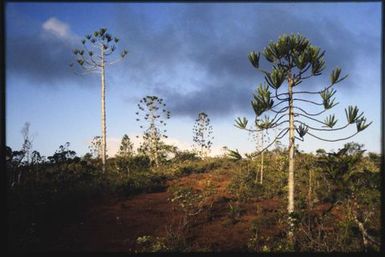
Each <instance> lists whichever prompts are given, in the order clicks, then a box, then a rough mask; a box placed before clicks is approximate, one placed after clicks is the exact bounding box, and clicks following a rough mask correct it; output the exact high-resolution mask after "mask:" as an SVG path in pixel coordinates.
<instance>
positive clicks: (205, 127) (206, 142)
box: [193, 112, 214, 158]
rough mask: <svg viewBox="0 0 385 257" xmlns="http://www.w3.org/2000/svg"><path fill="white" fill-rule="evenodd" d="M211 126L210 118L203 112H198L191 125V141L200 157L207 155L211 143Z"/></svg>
mask: <svg viewBox="0 0 385 257" xmlns="http://www.w3.org/2000/svg"><path fill="white" fill-rule="evenodd" d="M212 134H213V127H212V126H211V125H210V119H209V117H208V115H207V114H206V113H204V112H201V113H199V114H198V118H197V119H196V120H195V124H194V127H193V141H194V143H195V145H196V148H197V149H198V153H199V155H200V156H201V157H202V158H205V157H207V155H208V154H209V153H210V149H211V145H212V144H213V139H214V137H213V135H212Z"/></svg>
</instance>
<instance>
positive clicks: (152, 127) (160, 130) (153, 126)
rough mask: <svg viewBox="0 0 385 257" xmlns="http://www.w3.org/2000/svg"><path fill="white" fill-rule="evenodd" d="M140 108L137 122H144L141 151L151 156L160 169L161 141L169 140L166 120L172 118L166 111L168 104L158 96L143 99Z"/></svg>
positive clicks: (141, 126) (137, 113) (142, 125)
mask: <svg viewBox="0 0 385 257" xmlns="http://www.w3.org/2000/svg"><path fill="white" fill-rule="evenodd" d="M138 108H139V111H138V112H136V115H137V116H138V118H137V119H136V120H137V121H138V122H142V124H141V125H140V128H142V129H144V134H143V144H142V145H141V147H140V148H141V149H139V150H140V151H142V152H145V153H147V154H149V157H150V160H151V162H152V163H155V166H156V167H159V157H160V156H159V151H160V150H161V146H162V144H161V139H162V138H167V136H166V134H165V133H166V132H167V130H166V129H165V126H166V125H167V123H166V120H167V119H169V118H170V111H168V110H166V109H165V108H166V104H165V103H164V102H163V99H162V98H159V97H157V96H146V97H143V98H142V99H141V100H140V101H139V104H138ZM146 124H147V125H146ZM137 137H138V136H137Z"/></svg>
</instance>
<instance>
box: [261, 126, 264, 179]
mask: <svg viewBox="0 0 385 257" xmlns="http://www.w3.org/2000/svg"><path fill="white" fill-rule="evenodd" d="M261 133H262V135H261V137H262V149H263V131H262V132H261ZM263 155H264V152H262V154H261V180H260V183H261V184H263V159H264V156H263Z"/></svg>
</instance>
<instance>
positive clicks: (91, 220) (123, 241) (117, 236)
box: [45, 192, 178, 252]
mask: <svg viewBox="0 0 385 257" xmlns="http://www.w3.org/2000/svg"><path fill="white" fill-rule="evenodd" d="M168 198H169V193H168V192H159V193H150V194H143V195H138V196H135V197H133V198H125V199H124V198H116V199H108V200H105V201H103V202H101V203H98V204H97V205H96V206H93V207H92V208H90V209H88V210H86V211H85V213H83V214H82V215H81V216H82V218H81V219H80V220H78V221H77V222H76V223H72V224H68V225H67V226H65V227H64V228H63V230H62V231H61V232H60V233H57V237H53V238H51V239H50V240H49V239H48V241H51V242H50V243H49V244H48V247H47V246H46V248H45V249H46V250H58V249H59V250H70V251H71V250H74V251H98V252H99V251H125V252H127V251H130V250H132V249H133V248H134V247H135V241H136V238H137V237H139V236H143V235H153V236H162V235H164V233H165V228H166V224H170V223H171V222H172V219H175V216H177V215H178V213H177V212H175V211H173V210H172V205H171V203H170V202H169V201H168Z"/></svg>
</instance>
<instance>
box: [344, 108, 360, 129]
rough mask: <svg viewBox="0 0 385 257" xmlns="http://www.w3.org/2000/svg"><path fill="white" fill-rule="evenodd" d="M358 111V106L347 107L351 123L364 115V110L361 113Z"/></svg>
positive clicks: (346, 111)
mask: <svg viewBox="0 0 385 257" xmlns="http://www.w3.org/2000/svg"><path fill="white" fill-rule="evenodd" d="M358 112H359V110H358V108H357V106H354V107H353V106H351V105H349V106H348V108H347V109H345V114H346V119H347V121H348V123H349V124H352V123H355V122H357V121H358V120H359V119H360V118H361V117H362V115H363V112H361V113H360V114H359V115H358Z"/></svg>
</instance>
